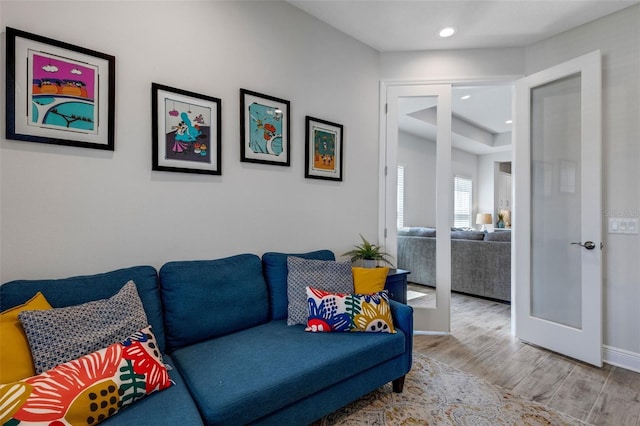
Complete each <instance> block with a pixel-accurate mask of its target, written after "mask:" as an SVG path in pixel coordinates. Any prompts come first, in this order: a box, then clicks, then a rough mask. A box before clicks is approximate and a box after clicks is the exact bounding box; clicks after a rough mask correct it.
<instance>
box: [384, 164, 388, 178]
mask: <svg viewBox="0 0 640 426" xmlns="http://www.w3.org/2000/svg"><path fill="white" fill-rule="evenodd" d="M387 173H388V171H387V166H384V175H385V176H386V175H387Z"/></svg>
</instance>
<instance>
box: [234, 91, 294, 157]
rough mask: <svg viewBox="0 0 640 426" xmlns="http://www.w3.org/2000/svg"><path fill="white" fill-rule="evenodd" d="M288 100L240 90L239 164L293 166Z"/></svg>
mask: <svg viewBox="0 0 640 426" xmlns="http://www.w3.org/2000/svg"><path fill="white" fill-rule="evenodd" d="M289 105H290V103H289V101H285V100H284V99H278V98H274V97H273V96H267V95H263V94H260V93H256V92H252V91H249V90H246V89H240V161H244V162H248V163H264V164H273V165H276V166H289V165H290V154H289V150H290V145H289V121H290V120H289Z"/></svg>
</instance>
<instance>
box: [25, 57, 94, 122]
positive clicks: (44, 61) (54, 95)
mask: <svg viewBox="0 0 640 426" xmlns="http://www.w3.org/2000/svg"><path fill="white" fill-rule="evenodd" d="M30 58H31V67H30V70H29V71H30V74H31V79H32V80H31V81H32V87H31V90H30V93H29V96H30V99H31V117H30V119H29V124H30V125H33V126H38V127H47V128H54V129H59V130H66V131H75V132H83V133H96V132H97V125H96V122H97V108H96V90H97V79H98V72H97V68H96V67H94V66H92V65H90V64H86V63H80V62H77V61H73V60H70V59H66V58H62V57H59V56H56V55H51V54H47V53H42V52H37V53H36V52H32V53H31V54H30Z"/></svg>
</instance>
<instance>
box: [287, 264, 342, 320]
mask: <svg viewBox="0 0 640 426" xmlns="http://www.w3.org/2000/svg"><path fill="white" fill-rule="evenodd" d="M287 268H288V270H289V273H288V275H287V298H288V300H289V304H288V317H287V324H288V325H295V324H306V323H307V316H308V310H307V295H306V291H305V288H306V287H314V288H319V289H322V290H326V291H332V292H337V293H353V275H352V273H351V262H350V261H348V260H346V261H343V262H335V261H330V260H315V259H302V258H299V257H288V258H287Z"/></svg>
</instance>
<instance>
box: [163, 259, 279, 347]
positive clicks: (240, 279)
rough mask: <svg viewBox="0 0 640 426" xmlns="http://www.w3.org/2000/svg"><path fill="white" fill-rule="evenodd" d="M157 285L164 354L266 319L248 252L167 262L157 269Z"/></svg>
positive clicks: (261, 284)
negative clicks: (159, 298) (163, 334)
mask: <svg viewBox="0 0 640 426" xmlns="http://www.w3.org/2000/svg"><path fill="white" fill-rule="evenodd" d="M160 289H161V290H160V291H161V295H162V302H163V303H164V307H165V328H166V335H167V350H168V352H169V353H171V352H172V351H174V350H175V349H178V348H180V347H182V346H185V345H190V344H192V343H196V342H200V341H202V340H207V339H210V338H212V337H216V336H221V335H224V334H228V333H233V332H235V331H238V330H242V329H245V328H249V327H253V326H256V325H258V324H262V323H264V322H266V321H268V319H269V297H268V295H267V284H266V283H265V281H264V278H263V277H262V264H261V262H260V258H259V257H258V256H256V255H254V254H240V255H236V256H232V257H227V258H224V259H217V260H193V261H181V262H169V263H167V264H165V265H164V266H162V268H161V269H160Z"/></svg>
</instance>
